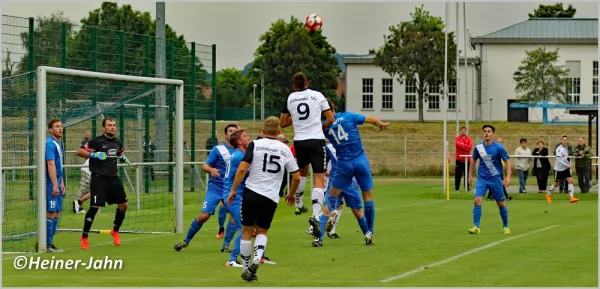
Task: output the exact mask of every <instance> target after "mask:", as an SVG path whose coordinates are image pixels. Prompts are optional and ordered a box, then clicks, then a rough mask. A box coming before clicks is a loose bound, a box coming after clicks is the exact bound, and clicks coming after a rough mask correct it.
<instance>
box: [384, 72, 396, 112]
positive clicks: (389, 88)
mask: <svg viewBox="0 0 600 289" xmlns="http://www.w3.org/2000/svg"><path fill="white" fill-rule="evenodd" d="M393 108H394V79H393V78H384V79H382V80H381V109H393Z"/></svg>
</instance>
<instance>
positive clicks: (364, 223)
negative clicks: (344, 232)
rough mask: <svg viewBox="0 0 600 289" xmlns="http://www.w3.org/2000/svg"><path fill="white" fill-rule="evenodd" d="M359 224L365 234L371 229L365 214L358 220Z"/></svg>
mask: <svg viewBox="0 0 600 289" xmlns="http://www.w3.org/2000/svg"><path fill="white" fill-rule="evenodd" d="M358 225H359V226H360V230H361V231H362V233H363V235H364V234H366V233H367V232H368V231H369V225H367V218H366V217H365V216H364V215H363V216H362V218H360V219H359V220H358Z"/></svg>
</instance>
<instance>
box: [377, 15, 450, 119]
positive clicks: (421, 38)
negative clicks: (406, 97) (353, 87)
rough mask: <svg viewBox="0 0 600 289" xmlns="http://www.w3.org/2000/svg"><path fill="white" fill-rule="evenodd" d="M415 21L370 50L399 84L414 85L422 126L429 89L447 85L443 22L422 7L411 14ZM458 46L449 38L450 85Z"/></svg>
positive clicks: (392, 31)
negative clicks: (407, 82)
mask: <svg viewBox="0 0 600 289" xmlns="http://www.w3.org/2000/svg"><path fill="white" fill-rule="evenodd" d="M411 16H412V21H407V22H401V23H400V24H398V25H396V26H391V27H390V28H389V31H390V34H389V35H384V36H383V39H384V44H383V45H382V46H381V47H380V48H379V49H378V50H374V49H372V50H370V51H369V54H370V55H374V56H375V65H377V66H378V67H380V68H381V69H382V70H383V71H385V72H386V73H388V74H389V75H391V76H392V77H396V78H397V79H398V81H399V82H401V83H402V82H404V81H415V82H416V89H417V96H418V97H417V98H418V103H419V122H423V121H424V120H423V102H424V100H425V97H426V95H427V91H428V89H429V87H433V86H441V85H443V82H444V51H445V42H444V41H445V40H444V37H445V35H444V22H443V21H442V19H441V18H440V17H434V16H431V15H430V14H429V12H428V11H426V10H424V9H423V5H421V7H417V8H415V12H414V13H411ZM454 55H456V42H455V40H454V33H449V34H448V82H450V81H452V80H454V79H456V73H455V66H456V62H455V57H453V56H454Z"/></svg>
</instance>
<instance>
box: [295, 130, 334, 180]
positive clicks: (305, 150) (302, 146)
mask: <svg viewBox="0 0 600 289" xmlns="http://www.w3.org/2000/svg"><path fill="white" fill-rule="evenodd" d="M294 149H295V150H296V162H297V163H298V167H299V168H300V169H303V168H305V167H306V166H307V165H311V167H312V171H313V173H317V174H322V173H325V170H326V168H325V158H326V157H327V155H326V154H325V140H322V139H307V140H299V141H294Z"/></svg>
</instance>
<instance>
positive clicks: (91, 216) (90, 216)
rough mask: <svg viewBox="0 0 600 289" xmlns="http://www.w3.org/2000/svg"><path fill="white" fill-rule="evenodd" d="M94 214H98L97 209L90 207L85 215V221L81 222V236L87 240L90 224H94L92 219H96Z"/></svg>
mask: <svg viewBox="0 0 600 289" xmlns="http://www.w3.org/2000/svg"><path fill="white" fill-rule="evenodd" d="M96 213H98V207H91V206H90V209H89V210H88V211H87V212H86V213H85V221H84V222H83V234H81V236H82V237H83V238H87V237H88V234H89V232H90V229H91V228H92V223H94V217H96Z"/></svg>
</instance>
